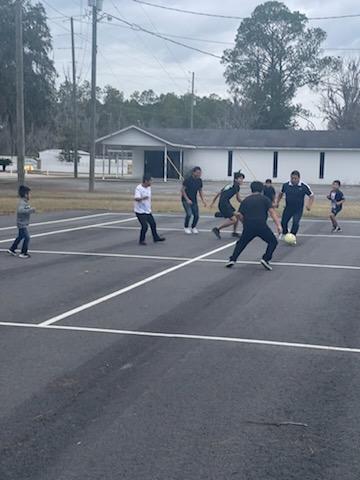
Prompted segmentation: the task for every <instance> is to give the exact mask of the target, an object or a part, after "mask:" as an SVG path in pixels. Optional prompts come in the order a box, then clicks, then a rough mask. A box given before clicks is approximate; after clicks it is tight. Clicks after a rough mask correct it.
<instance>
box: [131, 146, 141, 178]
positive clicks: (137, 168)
mask: <svg viewBox="0 0 360 480" xmlns="http://www.w3.org/2000/svg"><path fill="white" fill-rule="evenodd" d="M132 152H133V173H132V176H133V177H134V178H141V177H142V176H143V175H144V150H140V149H134V150H133V151H132Z"/></svg>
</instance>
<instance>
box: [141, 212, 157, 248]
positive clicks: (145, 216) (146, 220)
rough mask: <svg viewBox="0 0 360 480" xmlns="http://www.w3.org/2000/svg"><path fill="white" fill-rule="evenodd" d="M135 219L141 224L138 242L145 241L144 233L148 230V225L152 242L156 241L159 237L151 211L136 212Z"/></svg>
mask: <svg viewBox="0 0 360 480" xmlns="http://www.w3.org/2000/svg"><path fill="white" fill-rule="evenodd" d="M136 216H137V219H138V220H139V222H140V225H141V231H140V240H139V242H144V241H145V235H146V232H147V231H148V228H149V227H148V225H150V228H151V233H152V236H153V239H154V242H156V241H157V240H158V239H159V238H160V237H159V234H158V233H157V231H156V223H155V219H154V217H153V216H152V214H151V213H137V214H136Z"/></svg>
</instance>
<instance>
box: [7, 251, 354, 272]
mask: <svg viewBox="0 0 360 480" xmlns="http://www.w3.org/2000/svg"><path fill="white" fill-rule="evenodd" d="M6 251H7V250H6V249H5V248H0V252H6ZM30 253H37V254H40V255H63V256H69V255H70V256H79V257H104V258H106V257H108V258H125V259H126V258H129V259H140V260H169V261H174V262H186V261H189V260H192V258H191V257H174V256H162V255H139V254H132V253H107V252H71V251H70V252H66V251H59V250H30ZM196 261H197V262H199V263H227V262H228V260H224V259H221V258H201V259H200V260H196ZM237 263H238V264H240V265H259V261H258V260H238V261H237ZM271 265H276V266H279V267H306V268H325V269H333V270H355V271H357V270H360V266H356V265H336V264H326V263H325V264H324V263H296V262H276V261H275V262H271Z"/></svg>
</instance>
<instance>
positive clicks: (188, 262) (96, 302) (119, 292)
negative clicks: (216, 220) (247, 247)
mask: <svg viewBox="0 0 360 480" xmlns="http://www.w3.org/2000/svg"><path fill="white" fill-rule="evenodd" d="M234 244H235V242H231V243H228V244H226V245H223V246H221V247H218V248H215V249H214V250H210V252H206V253H203V254H202V255H198V256H197V257H194V258H191V259H189V260H186V261H185V262H182V263H180V264H179V265H175V266H174V267H170V268H167V269H165V270H162V271H161V272H159V273H156V274H155V275H151V276H150V277H146V278H144V279H143V280H140V281H139V282H136V283H133V284H131V285H128V286H127V287H125V288H121V289H120V290H116V291H115V292H112V293H109V294H108V295H105V296H103V297H100V298H97V299H95V300H93V301H92V302H89V303H85V304H83V305H80V306H79V307H76V308H73V309H71V310H68V311H67V312H64V313H62V314H60V315H57V316H55V317H52V318H49V319H48V320H46V321H45V322H41V323H40V324H39V325H41V326H44V325H51V324H53V323H56V322H59V321H60V320H63V319H64V318H68V317H71V316H73V315H75V314H77V313H79V312H83V311H84V310H87V309H89V308H92V307H95V306H96V305H99V304H100V303H103V302H107V301H108V300H111V299H112V298H115V297H118V296H119V295H123V294H124V293H126V292H130V291H131V290H134V289H135V288H138V287H141V286H142V285H145V284H147V283H150V282H152V281H154V280H156V279H157V278H160V277H164V276H165V275H168V274H169V273H172V272H175V271H176V270H179V269H180V268H184V267H186V266H187V265H191V264H192V263H195V262H198V261H199V260H201V259H203V258H206V257H210V256H211V255H215V254H216V253H218V252H221V251H222V250H225V249H226V248H229V247H232V246H233V245H234Z"/></svg>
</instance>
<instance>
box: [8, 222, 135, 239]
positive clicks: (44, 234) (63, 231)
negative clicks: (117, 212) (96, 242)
mask: <svg viewBox="0 0 360 480" xmlns="http://www.w3.org/2000/svg"><path fill="white" fill-rule="evenodd" d="M132 220H136V217H131V218H125V219H123V220H113V221H112V222H103V223H96V224H91V225H83V226H81V227H73V228H64V229H63V230H52V231H50V232H43V233H35V234H34V235H31V238H36V237H47V236H49V235H58V234H59V233H68V232H75V231H78V230H88V229H89V228H95V227H104V226H106V225H112V224H114V223H125V222H130V221H132ZM13 240H14V237H12V238H6V239H3V240H0V243H9V242H12V241H13Z"/></svg>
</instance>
